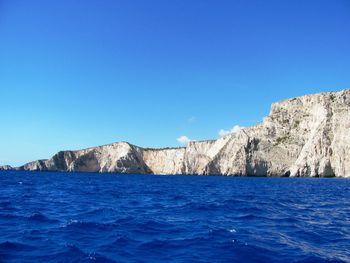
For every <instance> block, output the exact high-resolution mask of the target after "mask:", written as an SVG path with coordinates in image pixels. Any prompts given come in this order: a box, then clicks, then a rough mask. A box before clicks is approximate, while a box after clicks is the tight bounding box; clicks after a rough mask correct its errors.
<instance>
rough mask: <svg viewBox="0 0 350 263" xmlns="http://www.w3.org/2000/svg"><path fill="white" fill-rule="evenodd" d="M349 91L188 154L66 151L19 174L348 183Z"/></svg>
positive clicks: (109, 148)
mask: <svg viewBox="0 0 350 263" xmlns="http://www.w3.org/2000/svg"><path fill="white" fill-rule="evenodd" d="M349 153H350V90H344V91H340V92H333V93H331V92H330V93H320V94H314V95H307V96H303V97H299V98H294V99H289V100H285V101H282V102H279V103H275V104H273V105H272V107H271V112H270V114H269V116H268V117H266V118H265V119H264V121H263V122H262V123H261V124H258V125H256V126H253V127H249V128H245V129H242V130H240V131H238V132H236V133H232V134H229V135H227V136H225V137H223V138H220V139H218V140H213V141H193V142H190V143H189V144H188V146H187V147H186V148H166V149H143V148H140V147H137V146H134V145H131V144H129V143H126V142H121V143H113V144H110V145H105V146H100V147H95V148H89V149H84V150H79V151H62V152H59V153H57V154H56V155H55V156H53V157H52V158H51V159H49V160H39V161H35V162H31V163H28V164H26V165H24V166H22V167H19V168H18V169H21V170H40V171H78V172H118V173H154V174H201V175H212V174H213V175H214V174H215V175H253V176H312V177H332V176H342V177H350V154H349Z"/></svg>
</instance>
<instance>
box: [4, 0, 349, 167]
mask: <svg viewBox="0 0 350 263" xmlns="http://www.w3.org/2000/svg"><path fill="white" fill-rule="evenodd" d="M349 87H350V1H349V0H289V1H288V0H283V1H281V0H251V1H249V0H241V1H239V0H227V1H226V0H218V1H215V0H191V1H189V0H171V1H170V0H169V1H166V0H147V1H145V0H132V1H130V0H123V1H118V0H110V1H108V0H105V1H97V0H96V1H87V0H81V1H73V0H66V1H64V0H60V1H47V0H42V1H38V0H31V1H25V0H22V1H18V0H8V1H6V0H0V96H1V102H0V113H1V126H0V164H11V165H20V164H23V163H25V162H27V161H31V160H35V159H41V158H48V157H50V156H51V155H53V154H54V153H55V152H57V151H58V150H64V149H79V148H84V147H88V146H95V145H100V144H106V143H111V142H115V141H129V142H132V143H134V144H137V145H140V146H146V147H150V146H154V147H162V146H176V145H178V143H177V141H176V138H178V137H179V136H181V135H186V136H188V137H190V138H191V139H209V138H217V136H218V131H219V130H220V129H230V128H232V127H233V126H234V125H241V126H249V125H252V124H255V123H256V122H259V121H261V120H262V118H263V117H264V116H266V115H267V114H268V112H269V108H270V104H271V103H272V102H274V101H278V100H281V99H285V98H289V97H294V96H299V95H303V94H306V93H315V92H321V91H335V90H341V89H344V88H349Z"/></svg>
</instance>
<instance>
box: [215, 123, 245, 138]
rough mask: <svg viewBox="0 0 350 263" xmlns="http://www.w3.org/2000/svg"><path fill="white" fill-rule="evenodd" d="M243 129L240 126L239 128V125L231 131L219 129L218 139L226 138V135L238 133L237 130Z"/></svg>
mask: <svg viewBox="0 0 350 263" xmlns="http://www.w3.org/2000/svg"><path fill="white" fill-rule="evenodd" d="M243 128H244V127H241V126H239V125H235V126H233V128H232V129H231V130H224V129H221V130H220V131H219V136H220V137H224V136H226V135H228V134H231V133H236V132H238V131H239V130H241V129H243Z"/></svg>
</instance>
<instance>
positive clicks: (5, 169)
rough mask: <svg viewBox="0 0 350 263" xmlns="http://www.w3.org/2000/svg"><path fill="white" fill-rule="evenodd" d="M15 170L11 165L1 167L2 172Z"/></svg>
mask: <svg viewBox="0 0 350 263" xmlns="http://www.w3.org/2000/svg"><path fill="white" fill-rule="evenodd" d="M12 169H13V168H12V167H11V166H10V165H3V166H0V171H9V170H12Z"/></svg>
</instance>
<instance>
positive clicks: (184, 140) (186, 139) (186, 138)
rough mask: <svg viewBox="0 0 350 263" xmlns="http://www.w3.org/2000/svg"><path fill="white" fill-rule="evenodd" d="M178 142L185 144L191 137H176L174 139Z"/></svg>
mask: <svg viewBox="0 0 350 263" xmlns="http://www.w3.org/2000/svg"><path fill="white" fill-rule="evenodd" d="M176 140H177V141H178V142H179V143H180V144H182V145H187V144H188V143H189V142H190V141H191V139H190V138H188V137H187V136H184V135H183V136H180V137H179V138H177V139H176Z"/></svg>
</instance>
